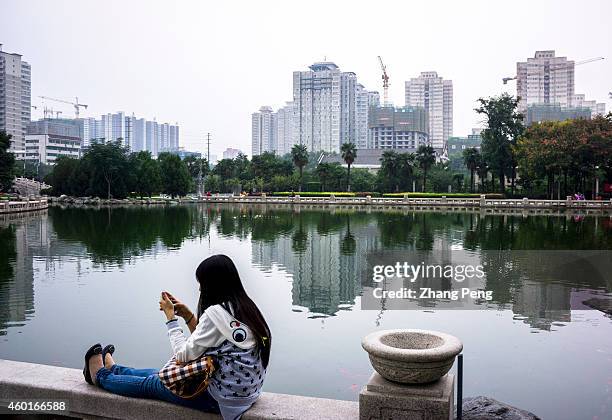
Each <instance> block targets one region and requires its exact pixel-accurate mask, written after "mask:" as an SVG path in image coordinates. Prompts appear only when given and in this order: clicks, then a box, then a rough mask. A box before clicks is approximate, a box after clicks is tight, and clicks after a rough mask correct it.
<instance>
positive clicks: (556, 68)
mask: <svg viewBox="0 0 612 420" xmlns="http://www.w3.org/2000/svg"><path fill="white" fill-rule="evenodd" d="M604 58H605V57H594V58H589V59H587V60H582V61H579V62H577V63H576V64H574V66H579V65H581V64H587V63H592V62H593V61H599V60H603V59H604ZM563 67H564V66H559V67H552V70H559V69H562V68H563ZM510 80H516V76H514V77H504V78H503V79H502V82H504V85H505V84H507V83H508V82H509V81H510Z"/></svg>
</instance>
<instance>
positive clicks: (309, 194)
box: [268, 191, 504, 199]
mask: <svg viewBox="0 0 612 420" xmlns="http://www.w3.org/2000/svg"><path fill="white" fill-rule="evenodd" d="M268 195H270V196H272V197H290V196H292V195H299V196H300V197H329V196H330V195H334V196H335V197H367V196H368V195H369V196H370V197H381V196H382V197H388V198H404V196H405V195H407V196H408V197H409V198H441V197H442V196H445V197H447V198H480V194H470V193H419V192H401V193H386V194H382V195H381V193H379V192H374V191H373V192H356V193H354V192H344V191H337V192H333V191H323V192H314V191H302V192H297V191H295V192H290V191H278V192H273V193H269V194H268ZM485 196H486V198H489V199H499V198H504V196H503V195H502V194H494V193H491V194H485Z"/></svg>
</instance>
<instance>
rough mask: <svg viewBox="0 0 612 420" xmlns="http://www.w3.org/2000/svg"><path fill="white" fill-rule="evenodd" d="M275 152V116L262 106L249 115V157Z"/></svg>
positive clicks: (269, 108) (270, 109) (266, 107)
mask: <svg viewBox="0 0 612 420" xmlns="http://www.w3.org/2000/svg"><path fill="white" fill-rule="evenodd" d="M274 151H276V114H275V113H274V112H273V111H272V108H271V107H269V106H262V107H261V108H259V112H254V113H253V114H252V115H251V155H252V156H257V155H261V154H262V153H264V152H274Z"/></svg>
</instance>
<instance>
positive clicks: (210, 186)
mask: <svg viewBox="0 0 612 420" xmlns="http://www.w3.org/2000/svg"><path fill="white" fill-rule="evenodd" d="M204 188H205V189H206V190H207V191H210V192H216V191H219V190H220V189H221V177H220V176H219V175H216V174H213V173H210V174H208V176H207V177H206V179H205V180H204Z"/></svg>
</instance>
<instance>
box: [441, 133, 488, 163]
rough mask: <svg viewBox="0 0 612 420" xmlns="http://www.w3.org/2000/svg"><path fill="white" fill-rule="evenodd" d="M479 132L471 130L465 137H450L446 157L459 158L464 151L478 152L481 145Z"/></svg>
mask: <svg viewBox="0 0 612 420" xmlns="http://www.w3.org/2000/svg"><path fill="white" fill-rule="evenodd" d="M481 131H482V130H481V129H478V128H473V129H472V134H469V135H468V136H467V137H450V138H449V139H448V156H449V157H452V156H461V155H462V154H463V151H464V150H465V149H472V148H474V149H477V150H480V146H481V144H482V137H481V136H480V132H481Z"/></svg>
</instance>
